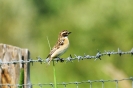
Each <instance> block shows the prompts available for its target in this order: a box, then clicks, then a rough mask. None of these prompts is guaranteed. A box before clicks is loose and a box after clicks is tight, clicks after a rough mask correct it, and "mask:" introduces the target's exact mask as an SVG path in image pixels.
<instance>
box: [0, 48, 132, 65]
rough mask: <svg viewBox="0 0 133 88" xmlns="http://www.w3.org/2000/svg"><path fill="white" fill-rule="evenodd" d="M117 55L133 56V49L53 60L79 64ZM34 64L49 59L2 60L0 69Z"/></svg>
mask: <svg viewBox="0 0 133 88" xmlns="http://www.w3.org/2000/svg"><path fill="white" fill-rule="evenodd" d="M115 54H118V55H120V56H122V55H124V54H131V55H133V48H132V49H131V50H130V51H126V52H124V51H122V50H120V49H119V48H118V50H117V51H104V52H103V53H101V52H100V51H98V52H97V53H96V55H94V56H91V55H89V54H88V55H86V54H84V55H83V56H81V55H76V54H74V57H72V55H71V54H70V56H69V57H67V58H55V59H53V60H54V61H56V62H58V61H60V62H64V61H65V62H73V60H78V62H79V61H80V60H84V59H94V60H95V61H96V60H97V59H100V60H101V59H102V58H101V57H102V56H105V55H108V56H109V57H110V56H111V55H115ZM34 62H39V63H41V64H42V63H47V62H48V58H47V59H42V58H41V57H39V56H38V57H37V59H35V60H34V59H29V60H11V61H10V62H2V60H1V59H0V67H1V65H2V64H8V65H9V64H17V63H21V64H26V63H31V64H32V65H33V63H34Z"/></svg>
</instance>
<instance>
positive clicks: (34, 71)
mask: <svg viewBox="0 0 133 88" xmlns="http://www.w3.org/2000/svg"><path fill="white" fill-rule="evenodd" d="M132 5H133V0H71V1H69V0H56V1H54V0H0V42H1V43H6V44H11V45H15V46H19V47H22V48H28V49H29V50H30V52H31V58H33V59H35V58H36V57H37V56H40V57H42V58H44V59H45V58H46V56H47V55H48V53H49V46H48V42H47V36H48V38H49V40H50V44H51V46H53V45H54V44H55V42H56V41H57V37H58V33H59V32H60V31H62V30H64V29H67V30H69V31H71V32H72V34H71V35H70V36H69V39H70V48H69V50H68V51H67V52H66V53H65V54H64V55H63V56H61V57H63V58H66V57H68V56H69V55H70V54H71V55H72V56H73V55H74V54H77V55H84V53H86V54H89V55H95V54H96V52H97V49H98V50H100V51H101V52H104V50H111V51H113V50H117V49H118V48H120V49H122V50H123V51H128V50H130V49H131V48H132V47H133V41H132V38H133V6H132ZM132 58H133V57H131V56H130V55H123V56H121V57H120V56H118V55H115V56H111V57H107V56H106V57H103V58H102V60H97V61H94V60H83V61H80V62H78V61H74V62H73V63H57V64H55V66H56V78H57V80H56V81H57V83H59V82H72V81H86V80H95V79H121V78H127V77H130V76H133V74H132V73H133V69H132V62H133V59H132ZM117 75H118V76H117ZM31 82H32V83H50V82H54V75H53V69H52V63H51V65H50V66H47V65H46V64H40V63H34V65H33V66H32V65H31ZM106 85H108V88H112V86H111V85H112V84H106ZM113 85H115V83H114V84H113ZM120 85H123V84H120ZM125 85H126V84H125ZM127 85H128V84H127ZM81 86H82V88H86V87H89V85H81ZM93 86H94V88H95V87H99V84H96V85H93ZM74 87H75V85H70V86H69V88H74ZM58 88H59V87H58ZM121 88H126V87H121Z"/></svg>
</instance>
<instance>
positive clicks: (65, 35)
mask: <svg viewBox="0 0 133 88" xmlns="http://www.w3.org/2000/svg"><path fill="white" fill-rule="evenodd" d="M70 33H71V32H68V31H67V30H63V31H62V32H60V36H62V37H67V36H68V35H69V34H70Z"/></svg>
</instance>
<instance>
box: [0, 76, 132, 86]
mask: <svg viewBox="0 0 133 88" xmlns="http://www.w3.org/2000/svg"><path fill="white" fill-rule="evenodd" d="M127 80H128V81H131V88H133V77H130V78H125V79H115V80H103V79H101V80H87V81H81V82H77V81H76V82H62V83H57V85H58V86H63V87H64V88H66V87H67V86H68V85H75V88H79V85H80V84H88V85H89V88H93V84H95V83H101V87H100V86H99V88H104V87H105V84H106V83H107V82H114V83H115V88H118V85H119V82H121V81H127ZM1 86H8V88H10V87H11V86H16V87H17V88H19V87H22V88H23V87H24V86H27V88H32V87H39V88H42V87H44V86H51V87H52V88H54V83H38V84H32V83H29V84H23V85H19V84H16V85H11V84H4V85H3V84H0V87H1Z"/></svg>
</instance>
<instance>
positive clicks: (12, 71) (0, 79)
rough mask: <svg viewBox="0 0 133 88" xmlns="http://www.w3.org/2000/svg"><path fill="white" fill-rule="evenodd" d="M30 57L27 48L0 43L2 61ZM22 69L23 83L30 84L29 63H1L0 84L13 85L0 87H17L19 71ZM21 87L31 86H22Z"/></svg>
mask: <svg viewBox="0 0 133 88" xmlns="http://www.w3.org/2000/svg"><path fill="white" fill-rule="evenodd" d="M28 59H30V52H29V50H28V49H21V48H19V47H16V46H11V45H7V44H0V61H1V62H2V63H7V62H11V61H12V60H14V61H20V60H25V61H27V60H28ZM21 69H23V70H24V79H23V83H24V84H30V63H25V64H23V63H21V62H20V63H16V64H1V66H0V84H2V85H8V84H10V85H13V86H10V87H8V86H0V88H17V86H16V85H17V84H19V80H20V79H19V78H20V71H21ZM23 88H31V86H23Z"/></svg>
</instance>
